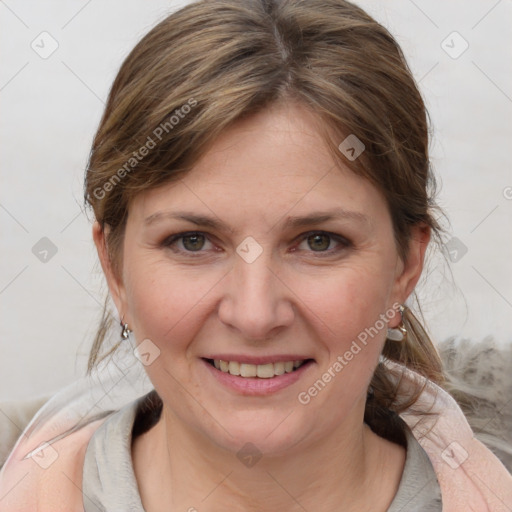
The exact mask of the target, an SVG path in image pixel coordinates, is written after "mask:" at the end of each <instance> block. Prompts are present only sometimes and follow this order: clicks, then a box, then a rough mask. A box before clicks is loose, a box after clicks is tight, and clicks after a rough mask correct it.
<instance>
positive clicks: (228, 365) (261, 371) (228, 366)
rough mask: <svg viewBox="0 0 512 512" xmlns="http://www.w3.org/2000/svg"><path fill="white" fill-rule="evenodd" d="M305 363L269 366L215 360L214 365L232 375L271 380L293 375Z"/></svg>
mask: <svg viewBox="0 0 512 512" xmlns="http://www.w3.org/2000/svg"><path fill="white" fill-rule="evenodd" d="M302 363H304V361H300V360H298V361H286V362H281V361H280V362H278V363H267V364H246V363H238V362H237V361H222V360H221V359H214V360H213V364H214V366H215V368H217V370H221V371H222V372H224V373H230V374H231V375H240V376H241V377H259V378H260V379H271V378H272V377H274V376H276V375H283V374H284V373H291V372H292V371H293V370H294V369H296V368H298V367H299V366H301V365H302Z"/></svg>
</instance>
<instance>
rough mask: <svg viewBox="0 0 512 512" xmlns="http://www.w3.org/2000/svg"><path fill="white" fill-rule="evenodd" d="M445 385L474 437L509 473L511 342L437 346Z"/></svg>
mask: <svg viewBox="0 0 512 512" xmlns="http://www.w3.org/2000/svg"><path fill="white" fill-rule="evenodd" d="M438 349H439V353H440V356H441V359H442V360H443V363H444V370H445V374H446V375H447V379H448V383H447V385H446V386H445V388H446V390H447V391H448V392H449V393H451V394H452V396H453V397H454V398H455V399H456V400H457V402H458V403H459V405H460V407H461V408H462V410H463V411H464V414H465V415H466V418H467V419H468V422H469V424H470V425H471V428H472V429H473V432H474V433H475V437H476V438H477V439H478V440H479V441H481V442H482V443H484V444H485V445H486V446H487V447H488V448H489V449H490V450H491V451H493V452H494V454H495V455H496V456H497V457H498V458H499V459H500V460H501V461H502V462H503V464H504V465H505V466H506V467H507V469H508V470H509V472H511V473H512V343H509V344H506V345H504V344H500V345H498V344H497V343H496V342H495V340H494V339H493V338H492V336H488V337H486V338H485V339H484V340H482V341H480V342H475V341H472V340H469V339H466V338H455V337H452V338H448V339H447V340H445V341H443V342H441V343H440V344H439V345H438Z"/></svg>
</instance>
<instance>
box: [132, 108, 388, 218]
mask: <svg viewBox="0 0 512 512" xmlns="http://www.w3.org/2000/svg"><path fill="white" fill-rule="evenodd" d="M319 123H320V120H319V118H317V117H316V116H314V115H313V114H311V113H310V112H308V111H307V110H305V109H303V108H301V107H299V106H297V105H289V104H285V105H276V106H273V107H271V108H269V109H267V110H264V111H262V112H260V113H258V114H256V115H254V116H252V117H249V118H247V119H245V120H243V121H239V122H237V123H235V124H233V125H232V126H231V127H230V128H229V129H228V130H226V131H225V132H224V133H223V134H222V135H221V136H220V137H219V138H217V139H216V140H215V141H214V142H213V143H212V145H211V146H210V147H209V149H208V150H207V151H206V152H205V153H204V154H203V155H202V157H201V158H199V160H198V161H197V162H196V164H195V165H194V166H193V168H192V169H191V171H189V172H188V174H186V175H185V176H184V177H183V178H182V179H181V180H179V181H177V182H174V183H170V184H167V185H164V186H162V187H159V188H157V189H153V190H150V191H148V192H144V193H142V194H139V196H137V197H136V198H135V200H134V202H133V204H132V205H131V207H130V216H134V215H135V216H136V217H137V218H140V219H147V218H148V217H149V216H151V215H155V213H157V212H158V211H161V210H167V211H168V210H169V209H172V210H176V211H179V210H184V209H186V210H190V209H195V210H197V211H198V212H201V213H203V214H210V215H212V214H213V215H216V216H219V217H221V218H225V219H227V220H229V221H232V222H236V221H237V220H244V221H245V222H247V221H249V220H250V219H252V220H253V221H254V222H257V221H258V220H259V219H262V218H265V219H266V220H267V222H270V223H272V222H275V221H276V219H277V218H279V217H282V216H283V215H285V214H287V213H293V214H297V215H299V214H304V213H306V212H309V211H311V210H315V211H319V210H325V209H331V208H337V209H343V210H345V211H352V212H356V213H361V214H364V215H365V216H367V217H370V218H371V217H378V216H382V214H383V212H384V210H387V209H386V205H385V202H384V199H383V197H382V196H381V194H380V193H379V192H378V190H377V189H376V188H375V187H374V186H373V185H372V184H371V183H370V182H369V181H367V180H365V179H364V178H361V177H360V176H357V175H356V174H354V173H353V172H352V171H351V170H350V169H349V168H348V167H347V166H345V165H343V162H342V160H335V159H334V158H333V155H332V153H331V151H330V150H329V148H328V146H327V144H326V141H325V139H324V138H323V135H322V132H321V129H320V125H319Z"/></svg>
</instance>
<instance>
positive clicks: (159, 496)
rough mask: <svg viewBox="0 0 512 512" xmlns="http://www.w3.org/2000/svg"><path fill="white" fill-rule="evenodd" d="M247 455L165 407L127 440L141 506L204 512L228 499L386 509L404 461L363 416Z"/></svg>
mask: <svg viewBox="0 0 512 512" xmlns="http://www.w3.org/2000/svg"><path fill="white" fill-rule="evenodd" d="M247 454H248V457H247V458H246V459H244V458H243V457H242V455H244V452H243V451H241V452H239V456H241V457H242V459H243V462H242V461H241V460H240V459H239V458H238V457H237V454H236V453H233V452H231V451H228V450H226V449H224V448H222V447H219V446H218V445H215V444H214V443H212V442H211V440H210V439H208V438H205V437H204V436H202V435H201V434H200V433H198V432H197V431H194V430H192V429H190V428H189V427H188V426H187V425H184V424H183V423H182V422H181V421H180V420H179V418H177V417H176V416H174V415H173V414H172V413H169V412H168V411H167V410H166V407H165V406H164V408H163V411H162V416H161V418H160V420H159V422H158V423H157V425H155V427H153V428H152V429H151V430H150V431H149V432H147V433H146V434H144V435H142V436H140V437H139V438H136V440H135V442H134V448H133V459H134V469H135V474H136V477H137V481H138V483H139V489H140V491H141V498H142V501H143V504H144V508H145V509H146V510H147V511H148V512H159V511H160V510H166V511H169V510H171V511H175V510H176V511H177V510H180V511H181V510H186V511H191V512H194V510H196V509H197V510H198V511H201V512H208V511H215V510H222V509H223V508H225V504H226V503H229V504H230V505H229V508H230V510H233V511H234V512H242V511H243V512H252V511H254V512H256V511H258V512H262V511H264V512H267V511H268V512H270V511H274V510H279V509H283V510H297V511H304V510H315V511H317V512H324V511H325V512H327V511H332V510H344V511H346V512H355V511H358V512H361V511H363V510H372V512H377V511H379V510H382V511H385V510H387V509H388V506H389V504H390V503H391V501H392V500H393V497H394V495H395V494H396V491H397V489H398V485H399V482H400V478H401V475H402V471H403V465H404V461H405V450H404V449H403V448H402V447H400V446H398V445H395V444H394V443H391V442H389V441H386V440H385V439H383V438H381V437H379V436H377V435H376V434H375V433H373V432H372V431H371V429H370V428H369V427H368V426H367V425H365V424H364V423H363V421H362V419H360V420H359V421H358V422H357V424H356V425H353V424H349V423H348V422H347V424H343V425H340V426H339V428H338V429H337V430H336V431H335V432H333V433H332V434H331V435H330V436H329V437H322V439H320V440H316V441H313V442H309V443H307V444H306V443H305V441H302V442H299V443H297V444H296V445H295V446H294V447H293V450H288V451H287V453H286V454H283V455H275V456H271V455H268V454H264V455H263V456H262V457H261V458H260V459H259V460H258V461H257V462H256V463H254V461H255V460H256V459H252V460H251V459H250V455H251V453H250V452H249V451H248V452H247ZM244 462H245V463H244ZM369 489H371V492H368V490H369Z"/></svg>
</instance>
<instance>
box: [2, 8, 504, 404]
mask: <svg viewBox="0 0 512 512" xmlns="http://www.w3.org/2000/svg"><path fill="white" fill-rule="evenodd" d="M185 3H187V2H176V1H162V0H158V1H156V0H155V1H152V2H147V1H142V0H123V1H121V0H115V1H114V0H112V1H108V2H105V1H101V0H88V1H77V0H67V1H62V0H61V1H49V0H46V1H36V0H31V1H27V0H0V45H1V46H2V48H3V49H4V50H3V54H2V66H1V68H0V101H1V116H0V152H1V167H0V233H1V237H0V255H1V256H0V257H1V260H0V261H1V265H0V400H18V399H28V398H34V397H39V396H43V395H48V394H51V393H53V392H55V391H57V390H59V389H60V388H62V387H63V386H65V385H66V384H68V383H70V382H72V381H73V380H74V379H75V378H76V377H78V376H81V375H83V374H84V372H85V368H86V362H87V355H88V352H89V349H90V347H91V344H92V341H93V338H94V333H95V330H96V326H97V323H98V320H99V317H100V313H101V309H102V304H103V298H104V295H105V293H106V287H105V285H104V283H103V279H102V275H101V270H100V267H99V264H98V263H97V259H96V254H95V249H94V246H93V243H92V238H91V226H92V218H91V214H90V212H86V211H84V207H83V193H82V181H83V173H84V169H85V165H86V162H87V157H88V153H89V148H90V145H91V142H92V138H93V136H94V132H95V130H96V127H97V125H98V122H99V120H100V116H101V114H102V111H103V108H104V103H105V101H106V98H107V94H108V91H109V88H110V85H111V83H112V81H113V79H114V77H115V75H116V73H117V70H118V69H119V66H120V64H121V63H122V61H123V59H124V58H125V56H126V55H127V54H128V52H129V51H130V50H131V48H132V47H133V46H134V45H135V44H136V42H137V41H138V40H139V39H140V38H141V37H142V36H143V35H144V34H145V33H146V32H147V31H148V30H149V29H150V28H151V27H152V26H153V25H155V24H156V23H157V22H158V21H159V20H161V19H162V18H163V17H165V16H166V15H167V14H168V13H170V12H172V11H174V10H176V9H177V8H178V7H180V6H181V5H183V4H185ZM356 3H357V4H358V5H360V6H361V7H363V8H365V9H366V10H368V11H369V12H370V14H372V15H373V16H374V17H376V19H377V20H378V21H380V22H381V23H383V24H384V25H385V26H386V27H387V28H388V29H389V30H390V31H391V32H392V34H393V35H394V36H395V37H396V38H397V40H398V42H399V43H400V44H401V45H402V48H403V50H404V53H405V55H406V58H407V59H408V62H409V65H410V67H411V69H412V71H413V74H414V76H415V77H416V80H417V82H418V83H419V86H420V89H421V91H422V93H423V96H424V98H425V100H426V103H427V106H428V109H429V112H430V116H431V121H432V145H431V151H432V163H433V166H434V168H435V171H436V175H437V178H438V182H439V188H440V190H439V194H438V202H439V204H440V205H441V207H443V208H444V210H445V211H446V213H447V214H448V217H449V219H450V222H451V226H450V227H449V229H450V234H449V236H448V237H447V238H446V240H445V241H444V242H445V244H444V246H443V248H442V250H441V252H439V251H438V252H437V253H431V254H430V256H429V266H428V268H427V270H426V272H425V278H424V279H423V280H422V282H421V283H420V285H419V286H418V295H419V298H420V301H421V305H422V309H423V313H424V316H425V319H426V321H427V327H428V330H429V332H430V333H431V335H432V336H433V338H434V340H435V341H436V340H437V341H439V340H442V339H445V338H447V337H450V336H456V337H466V338H471V339H474V340H481V339H482V338H484V337H485V336H488V335H492V336H493V337H495V339H496V340H497V342H498V343H500V344H502V343H512V320H511V319H512V165H511V163H512V156H511V155H512V151H511V148H512V123H511V120H512V64H511V63H512V44H511V43H512V31H511V30H510V27H511V26H512V1H511V0H471V1H468V0H464V1H462V0H452V1H450V2H445V1H442V0H429V1H427V0H415V1H413V0H387V1H386V2H382V1H377V0H373V1H369V0H364V1H362V0H359V1H357V2H356ZM207 50H208V49H207V48H205V51H207ZM397 101H400V98H397Z"/></svg>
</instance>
